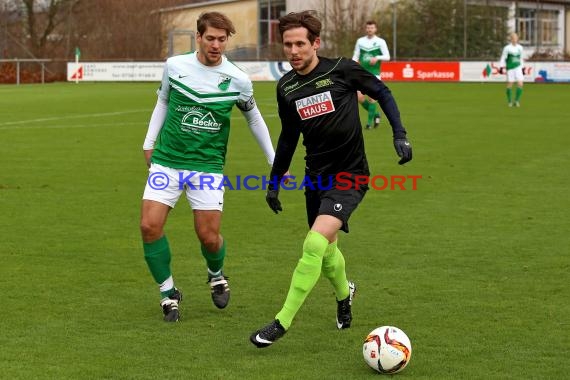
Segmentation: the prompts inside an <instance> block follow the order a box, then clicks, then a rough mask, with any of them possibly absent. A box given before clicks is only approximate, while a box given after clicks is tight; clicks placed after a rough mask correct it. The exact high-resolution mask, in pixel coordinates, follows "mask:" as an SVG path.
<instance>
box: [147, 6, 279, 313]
mask: <svg viewBox="0 0 570 380" xmlns="http://www.w3.org/2000/svg"><path fill="white" fill-rule="evenodd" d="M197 31H198V33H197V35H196V42H197V46H198V50H197V51H196V52H192V53H189V54H185V55H179V56H175V57H171V58H169V59H168V60H167V61H166V65H165V68H164V74H163V78H162V83H161V86H160V89H159V90H158V91H157V93H158V101H157V103H156V106H155V108H154V111H153V113H152V116H151V119H150V122H149V128H148V132H147V135H146V138H145V141H144V145H143V150H144V155H145V158H146V161H147V164H148V165H149V167H150V170H149V172H150V174H149V177H148V180H147V184H146V187H145V191H144V195H143V201H142V214H141V222H140V229H141V233H142V240H143V247H144V257H145V260H146V262H147V264H148V268H149V269H150V272H151V274H152V276H153V278H154V280H155V281H156V283H157V284H158V285H159V289H160V294H161V301H160V305H161V307H162V311H163V314H164V320H165V321H168V322H175V321H178V319H179V310H178V304H179V302H180V301H181V299H182V293H181V292H180V290H178V289H177V288H176V287H175V286H174V280H173V277H172V273H171V270H170V260H171V254H170V248H169V245H168V241H167V239H166V236H165V234H164V230H163V228H164V225H165V223H166V219H167V217H168V213H169V211H170V210H171V209H172V208H173V207H174V205H175V204H176V203H177V201H178V199H179V198H180V196H181V195H182V193H183V192H184V193H185V194H186V197H187V199H188V202H189V203H190V206H191V208H192V210H193V214H194V229H195V231H196V235H197V236H198V239H199V240H200V243H201V251H202V255H203V256H204V258H205V259H206V264H207V268H208V283H209V285H210V289H211V296H212V301H213V302H214V305H215V306H216V307H218V308H220V309H221V308H224V307H226V305H227V304H228V301H229V296H230V288H229V286H228V281H227V278H226V276H224V273H223V272H222V267H223V264H224V257H225V255H226V241H225V240H224V238H223V237H222V235H221V234H220V224H221V218H222V207H223V199H224V198H223V196H224V189H223V186H222V183H223V174H222V173H223V169H224V163H225V157H226V150H227V144H228V137H229V131H230V117H231V112H232V108H233V106H234V105H235V106H237V107H238V108H239V110H240V111H241V112H242V114H243V115H244V116H245V118H246V120H247V123H248V126H249V128H250V129H251V131H252V133H253V135H254V136H255V138H256V140H257V143H258V144H259V146H260V147H261V149H262V150H263V152H264V154H265V156H266V158H267V161H268V163H269V164H270V165H271V164H272V163H273V158H274V156H275V153H274V150H273V146H272V144H271V139H270V137H269V132H268V130H267V126H266V124H265V122H264V120H263V118H262V117H261V114H260V113H259V110H258V108H257V105H256V104H255V100H254V98H253V86H252V83H251V80H250V79H249V78H248V76H247V74H245V73H244V72H242V71H241V70H240V69H238V68H237V67H236V66H234V65H233V64H232V63H231V62H229V61H228V60H227V58H226V57H225V56H224V55H223V53H224V50H225V48H226V44H227V42H228V38H229V37H230V36H231V35H233V34H234V33H235V29H234V26H233V24H232V22H231V21H230V20H229V19H228V18H227V17H226V16H225V15H223V14H221V13H219V12H207V13H203V14H202V15H200V17H199V18H198V21H197Z"/></svg>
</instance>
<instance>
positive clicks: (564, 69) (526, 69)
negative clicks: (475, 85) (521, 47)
mask: <svg viewBox="0 0 570 380" xmlns="http://www.w3.org/2000/svg"><path fill="white" fill-rule="evenodd" d="M499 68H500V67H499V64H498V62H461V66H460V80H461V81H462V82H505V81H506V76H505V74H500V73H499ZM523 73H524V80H525V82H540V83H562V82H566V83H568V82H570V62H525V63H524V64H523Z"/></svg>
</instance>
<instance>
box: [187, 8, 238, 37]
mask: <svg viewBox="0 0 570 380" xmlns="http://www.w3.org/2000/svg"><path fill="white" fill-rule="evenodd" d="M207 27H212V28H216V29H223V30H225V31H226V34H227V35H228V37H229V36H231V35H233V34H235V33H236V28H235V27H234V24H233V23H232V20H230V19H229V18H228V16H226V15H225V14H223V13H220V12H204V13H202V14H201V15H200V16H199V17H198V20H197V21H196V30H198V33H200V35H202V34H204V32H205V31H206V28H207Z"/></svg>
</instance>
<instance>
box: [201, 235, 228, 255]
mask: <svg viewBox="0 0 570 380" xmlns="http://www.w3.org/2000/svg"><path fill="white" fill-rule="evenodd" d="M198 239H199V240H200V243H201V244H202V245H203V246H204V248H206V250H208V252H218V251H219V250H220V248H221V247H222V242H221V239H220V238H219V235H218V234H217V233H204V234H198Z"/></svg>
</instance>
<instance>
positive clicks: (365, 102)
mask: <svg viewBox="0 0 570 380" xmlns="http://www.w3.org/2000/svg"><path fill="white" fill-rule="evenodd" d="M360 105H361V106H362V108H364V109H365V110H366V111H368V107H370V102H369V101H368V100H367V99H364V101H363V102H362V103H360Z"/></svg>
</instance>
